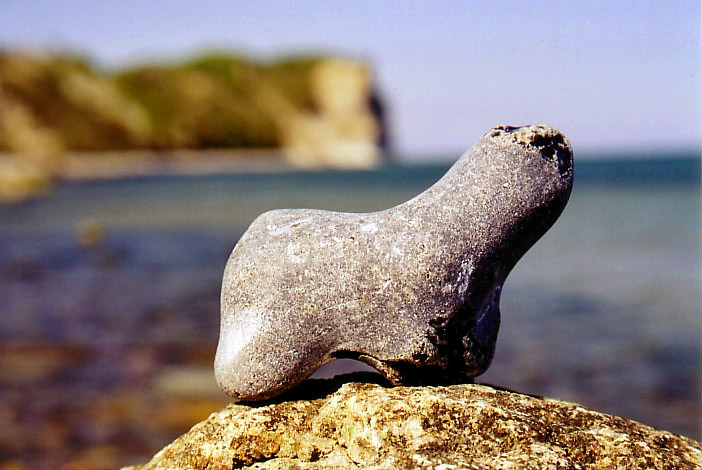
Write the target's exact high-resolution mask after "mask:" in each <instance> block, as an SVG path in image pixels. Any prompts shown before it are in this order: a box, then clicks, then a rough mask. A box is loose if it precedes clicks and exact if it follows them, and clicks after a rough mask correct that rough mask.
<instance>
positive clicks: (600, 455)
mask: <svg viewBox="0 0 702 470" xmlns="http://www.w3.org/2000/svg"><path fill="white" fill-rule="evenodd" d="M232 468H258V469H264V468H266V469H291V470H292V469H341V468H363V469H416V468H427V469H447V470H448V469H459V468H460V469H493V468H495V469H556V468H559V469H560V468H563V469H565V468H568V469H579V468H592V469H637V468H640V469H643V468H655V469H667V468H669V469H702V447H701V446H700V444H699V443H698V442H695V441H694V440H692V439H688V438H685V437H681V436H676V435H675V434H672V433H669V432H666V431H661V430H657V429H653V428H651V427H649V426H645V425H643V424H639V423H636V422H634V421H629V420H627V419H623V418H618V417H615V416H610V415H606V414H603V413H598V412H596V411H591V410H588V409H586V408H583V407H581V406H578V405H575V404H572V403H566V402H562V401H558V400H550V399H543V398H536V397H531V396H528V395H520V394H518V393H512V392H506V391H500V390H495V389H493V388H490V387H485V386H481V385H453V386H449V387H396V388H391V389H387V388H382V387H379V386H377V385H371V384H359V383H348V384H345V385H343V386H342V387H341V388H340V389H338V390H337V391H336V392H334V393H332V394H330V395H329V396H327V397H325V398H323V399H316V400H297V401H295V400H293V401H284V402H281V403H275V404H268V405H266V406H256V407H251V406H245V405H230V406H228V407H227V408H225V409H223V410H221V411H219V412H216V413H213V414H211V415H210V417H209V418H207V419H206V420H205V421H202V422H201V423H199V424H197V425H195V426H194V427H193V428H192V429H191V430H190V431H188V433H186V434H184V435H183V436H181V437H179V438H178V439H176V440H175V441H174V442H173V443H172V444H170V445H168V446H166V447H165V448H164V449H163V450H161V451H160V452H159V453H158V454H156V455H155V456H154V458H153V459H152V460H151V461H150V462H149V463H147V464H145V465H143V466H141V467H132V470H137V469H141V470H158V469H169V470H175V469H207V470H220V469H222V470H223V469H227V470H229V469H232Z"/></svg>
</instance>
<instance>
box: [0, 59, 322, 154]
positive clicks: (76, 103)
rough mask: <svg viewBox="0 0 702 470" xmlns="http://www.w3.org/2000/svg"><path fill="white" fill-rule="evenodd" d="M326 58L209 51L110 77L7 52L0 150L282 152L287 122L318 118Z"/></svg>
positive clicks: (1, 68)
mask: <svg viewBox="0 0 702 470" xmlns="http://www.w3.org/2000/svg"><path fill="white" fill-rule="evenodd" d="M323 60H324V59H323V58H316V57H303V58H294V59H286V60H283V61H279V62H272V63H256V62H253V61H250V60H247V59H245V58H242V57H237V56H232V55H227V54H222V53H211V54H206V55H202V56H199V57H195V58H193V59H191V60H187V61H185V62H181V63H174V64H167V65H143V66H137V67H133V68H129V69H126V70H122V71H118V72H116V73H105V72H103V71H102V70H100V69H98V68H96V67H94V66H92V65H91V64H90V62H88V61H86V60H84V59H81V58H77V57H73V56H68V55H40V54H26V53H10V52H6V51H5V52H0V150H4V151H10V152H15V153H24V154H42V155H51V154H60V153H62V152H64V151H67V150H78V151H102V150H123V149H133V148H147V149H176V148H216V147H278V146H281V145H282V143H283V142H282V141H281V140H282V139H281V130H280V126H281V123H280V122H279V120H280V117H281V116H285V115H287V114H289V113H290V112H291V110H292V111H297V112H305V111H312V112H314V111H315V104H314V100H313V98H312V91H311V81H310V75H311V73H312V70H313V68H314V66H315V65H317V64H318V63H320V62H321V61H323Z"/></svg>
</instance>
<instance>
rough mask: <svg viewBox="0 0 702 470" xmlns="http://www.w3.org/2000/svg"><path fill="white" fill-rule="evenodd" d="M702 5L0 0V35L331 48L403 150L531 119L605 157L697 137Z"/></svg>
mask: <svg viewBox="0 0 702 470" xmlns="http://www.w3.org/2000/svg"><path fill="white" fill-rule="evenodd" d="M700 18H701V17H700V2H699V1H698V0H676V1H648V0H638V1H637V0H622V1H611V0H607V1H600V0H588V1H587V2H583V1H576V0H572V1H569V0H561V1H539V0H535V1H530V2H524V1H517V0H515V1H470V2H469V1H445V0H437V1H431V2H429V1H411V2H409V1H408V2H399V1H393V2H389V1H387V2H383V1H377V0H375V1H353V2H341V1H311V0H297V1H294V2H293V1H277V2H276V1H268V0H264V1H256V2H243V1H232V0H221V1H219V0H148V1H144V0H138V1H137V0H121V1H119V2H91V1H88V0H83V1H81V0H72V1H71V0H33V1H26V0H0V47H5V48H14V47H21V48H29V49H46V48H50V49H53V50H57V49H59V50H60V49H70V50H72V51H76V52H79V53H82V54H86V55H88V56H89V57H91V58H92V59H94V60H95V61H96V62H97V63H99V64H102V65H103V66H106V67H118V66H122V65H125V64H133V63H140V62H144V61H148V60H154V59H157V60H160V59H173V58H178V57H182V56H183V55H187V54H193V53H195V52H198V51H201V50H203V49H212V48H216V49H225V50H231V51H233V52H238V53H244V54H247V55H249V56H251V57H253V58H262V59H269V58H275V57H277V56H281V55H285V54H290V53H306V52H321V53H332V54H337V55H341V56H345V57H350V58H355V59H361V60H364V61H367V62H369V63H370V64H371V66H372V68H373V71H374V75H375V79H376V82H377V88H378V90H379V92H380V95H381V96H382V97H383V98H384V100H385V102H386V104H387V108H388V115H389V119H390V121H389V122H390V132H391V136H390V137H391V139H392V141H391V143H392V145H393V148H394V149H395V152H396V153H397V154H399V155H401V156H404V157H405V158H406V159H408V160H421V159H423V158H427V157H436V156H444V155H448V156H455V154H456V152H459V153H460V152H461V151H463V150H465V149H466V148H467V147H469V146H470V145H471V144H472V143H473V142H474V141H475V140H476V139H478V138H479V137H480V136H481V135H482V134H483V133H485V132H486V131H487V130H489V129H490V128H491V127H492V126H494V125H496V124H509V125H522V124H528V123H545V124H549V125H552V126H554V127H556V128H558V129H560V130H561V131H563V132H564V133H565V134H566V136H568V138H569V140H570V141H571V144H572V145H573V147H574V150H575V152H576V155H577V154H578V152H582V153H584V154H600V155H604V154H606V153H609V152H627V151H639V152H640V151H653V152H656V151H661V150H668V151H671V150H672V151H675V150H678V149H699V148H700V144H701V129H702V104H701V96H702V95H701V85H702V77H701V76H700V75H701V72H702V70H701V69H702V65H701V60H702V59H701V57H702V52H701V47H700V34H701V33H700V22H701V20H700Z"/></svg>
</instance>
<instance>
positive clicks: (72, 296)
mask: <svg viewBox="0 0 702 470" xmlns="http://www.w3.org/2000/svg"><path fill="white" fill-rule="evenodd" d="M446 169H447V166H416V167H400V166H388V167H386V168H383V169H380V170H377V171H353V172H330V171H327V172H288V173H265V174H236V175H219V176H208V177H150V178H137V179H126V180H118V181H99V182H90V183H81V184H66V185H60V186H58V187H57V188H56V189H55V191H53V192H52V193H51V194H50V195H49V196H48V197H45V198H41V199H36V200H32V201H28V202H24V203H21V204H16V205H11V206H3V207H0V313H1V315H0V350H2V352H3V354H4V357H5V358H8V357H9V358H15V359H5V360H4V362H3V361H0V379H2V380H3V381H4V382H5V385H4V386H3V387H2V388H0V394H2V395H3V396H2V399H3V400H4V401H5V402H6V403H10V404H11V406H13V408H19V409H25V410H26V415H27V416H34V418H31V419H30V418H26V419H24V418H20V417H15V418H13V419H12V420H10V421H9V422H0V427H4V428H6V429H11V430H14V431H12V432H17V433H19V434H18V435H22V432H25V434H26V435H27V436H29V437H32V436H34V435H35V434H36V433H39V434H41V433H43V432H48V431H46V430H45V429H44V428H43V427H42V426H43V423H45V422H47V421H51V420H53V421H51V422H55V421H57V422H59V423H62V425H65V426H67V428H68V429H69V431H67V433H68V434H67V437H65V439H66V441H65V442H64V444H65V445H66V446H68V447H70V446H74V447H78V448H80V447H81V446H84V447H85V446H88V447H89V446H91V445H97V444H100V445H103V444H105V442H113V441H114V442H118V445H119V446H122V447H121V448H122V449H123V451H124V452H128V450H124V449H128V448H129V446H130V445H131V446H136V447H135V449H136V450H135V451H134V452H136V454H138V455H144V456H147V455H150V453H152V452H153V451H155V450H157V449H158V447H160V446H161V445H163V444H165V443H166V442H167V440H169V439H170V438H171V435H170V434H168V433H167V432H164V433H162V434H158V429H157V430H154V431H153V433H155V434H153V433H152V434H153V435H151V434H150V435H143V434H139V432H143V429H142V430H141V431H139V429H141V428H139V426H137V425H134V426H133V427H129V426H127V427H126V428H124V429H122V431H121V433H122V434H120V436H121V437H119V438H116V437H114V436H113V437H110V436H111V435H109V433H108V435H107V437H104V436H103V437H102V438H100V439H102V440H99V439H98V440H97V441H95V442H93V441H92V440H91V439H92V438H89V437H86V436H85V435H84V434H81V431H80V429H82V428H83V427H85V426H86V425H87V424H86V423H88V424H90V423H93V421H90V419H92V418H89V417H88V418H86V416H92V415H90V410H91V408H89V406H88V405H86V404H83V405H81V406H82V408H81V407H78V408H76V406H78V405H76V400H78V399H80V400H81V401H82V403H87V402H86V400H87V399H86V397H91V399H93V400H104V399H107V398H109V397H112V396H114V395H115V394H117V393H121V392H123V391H125V390H130V391H131V392H130V393H133V395H130V396H133V397H134V398H133V400H137V399H142V398H143V397H144V396H147V397H149V396H150V395H149V394H150V393H151V390H152V388H153V387H154V385H153V384H154V383H156V382H155V381H157V379H158V378H159V377H161V375H162V371H163V370H165V369H164V368H168V367H172V366H183V365H187V366H188V367H194V368H196V369H197V368H199V369H202V370H203V371H206V372H205V373H206V374H209V369H210V361H211V358H212V356H213V354H214V350H215V347H216V340H217V333H218V321H219V304H218V298H219V288H220V282H221V275H222V271H223V268H224V265H225V263H226V260H227V257H228V255H229V252H230V251H231V249H232V248H233V246H234V244H235V243H236V241H237V240H238V238H239V237H240V235H241V234H242V233H243V231H244V230H245V229H246V227H248V225H249V224H250V223H251V221H253V219H254V218H255V217H256V216H257V215H259V214H260V213H262V212H264V211H266V210H269V209H273V208H281V207H315V208H324V209H332V210H343V211H374V210H379V209H384V208H387V207H389V206H392V205H395V204H397V203H399V202H402V201H404V200H406V199H409V198H410V197H412V196H414V195H415V194H417V193H418V192H420V191H422V190H423V189H425V188H427V187H428V186H430V185H431V184H432V183H433V182H434V181H436V180H437V179H438V178H440V177H441V176H442V175H443V173H444V172H445V171H446ZM91 233H98V236H97V238H96V239H95V240H92V241H91V240H90V238H91V236H90V234H91ZM701 246H702V245H701V240H700V162H699V159H697V158H679V159H674V160H670V159H667V160H660V159H659V160H657V159H651V158H645V159H639V160H637V159H631V158H629V159H627V160H618V161H602V162H578V164H577V166H576V183H575V187H574V190H573V194H572V196H571V200H570V203H569V205H568V207H567V208H566V211H565V212H564V214H563V215H562V217H561V219H560V220H559V221H558V222H557V223H556V225H555V226H554V228H553V229H552V230H551V231H550V232H549V233H548V234H547V235H546V236H545V237H544V238H543V239H542V240H541V241H540V242H539V243H538V244H537V245H536V246H535V247H534V248H533V249H532V250H531V251H530V252H529V253H528V254H527V255H526V256H525V257H524V259H523V260H522V261H520V263H519V264H518V265H517V267H516V268H515V270H514V272H513V273H512V274H511V275H510V277H509V278H508V280H507V283H506V284H505V288H504V291H503V295H502V313H503V321H502V327H501V332H500V337H499V340H498V347H497V354H496V357H495V360H494V363H493V366H492V367H491V369H490V370H489V371H488V372H487V373H486V374H485V375H484V376H483V377H481V378H480V380H482V381H485V382H489V383H493V384H495V385H500V386H503V387H507V388H510V389H514V390H518V391H521V392H525V393H533V394H539V395H545V396H550V397H554V398H560V399H565V400H571V401H576V402H579V403H581V404H583V405H586V406H589V407H592V408H595V409H598V410H601V411H605V412H609V413H613V414H617V415H621V416H625V417H628V418H633V419H636V420H638V421H641V422H644V423H646V424H650V425H652V426H656V427H661V428H665V429H668V430H671V431H673V432H677V433H681V434H684V435H687V436H690V437H693V438H697V439H700V437H702V431H701V429H700V419H699V417H700V415H701V414H702V406H701V405H700V393H701V390H700V369H701V361H700V358H701V354H700V353H701V351H702V347H701V344H700V333H701V331H702V328H701V325H702V320H701V315H700V313H701V312H700V305H701V304H702V299H701V298H700V285H701V279H700V247H701ZM281 295H282V294H281ZM37 351H39V352H37ZM42 351H48V352H47V353H46V354H45V355H46V356H49V357H51V358H54V359H53V360H54V362H56V361H57V359H55V358H56V357H59V358H64V359H62V360H61V361H63V362H61V361H59V363H58V365H56V364H54V363H52V362H51V360H50V359H47V357H44V356H43V355H42V354H43V353H42ZM27 357H28V358H30V363H32V362H31V361H34V362H33V363H36V362H37V361H40V362H41V361H44V362H41V364H46V363H48V364H49V366H44V369H42V370H41V371H39V372H37V373H35V375H33V376H32V375H31V374H30V376H29V378H27V377H25V376H22V374H21V373H19V372H18V371H20V372H21V371H22V369H21V367H20V366H17V363H16V361H20V362H21V361H22V360H24V359H26V358H27ZM145 358H148V359H145ZM12 361H15V362H12ZM47 361H48V362H47ZM52 364H54V365H52ZM135 364H137V365H138V366H135ZM51 367H55V368H56V370H55V371H53V372H52V370H51ZM47 368H48V369H47ZM46 370H49V372H46ZM13 374H14V375H13ZM18 374H19V375H18ZM25 375H26V373H25ZM18 377H20V378H18ZM7 385H9V388H8V387H7ZM137 397H139V398H137ZM37 401H43V403H45V405H44V407H43V408H40V409H37V407H36V406H37V405H36V402H37ZM46 403H48V404H46ZM85 407H88V408H85ZM74 409H80V410H83V411H82V413H83V414H80V413H78V416H81V417H80V418H76V413H72V412H67V411H66V410H74ZM86 409H87V410H88V411H86ZM61 410H63V411H61ZM57 413H58V414H57ZM86 413H87V414H86ZM4 416H6V415H3V414H0V420H3V419H6V418H3V417H4ZM57 416H58V417H57ZM91 425H92V424H91ZM115 426H116V425H115ZM124 426H126V425H124ZM108 427H109V426H108ZM52 429H53V428H52ZM120 429H121V428H120ZM130 433H131V434H130ZM154 435H155V436H156V437H153V436H154ZM135 436H136V437H135ZM1 437H2V436H0V438H1ZM29 437H28V439H29ZM135 440H138V441H140V442H143V443H144V444H143V445H142V446H141V447H140V446H139V445H136V444H134V442H135ZM125 442H126V444H125ZM1 443H2V442H1V439H0V444H1ZM1 448H2V446H1V445H0V450H1ZM22 449H24V450H22ZM24 451H26V449H25V448H21V449H20V450H15V452H16V453H19V454H21V453H22V452H24ZM137 460H138V459H137ZM133 461H134V460H133Z"/></svg>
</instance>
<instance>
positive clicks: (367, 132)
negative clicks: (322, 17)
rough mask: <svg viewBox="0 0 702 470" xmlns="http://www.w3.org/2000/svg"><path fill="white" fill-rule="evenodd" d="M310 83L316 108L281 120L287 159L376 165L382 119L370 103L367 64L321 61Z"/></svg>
mask: <svg viewBox="0 0 702 470" xmlns="http://www.w3.org/2000/svg"><path fill="white" fill-rule="evenodd" d="M310 88H311V92H312V98H313V101H314V105H315V108H316V112H296V113H293V114H291V115H290V116H289V117H288V119H286V120H285V122H281V123H280V124H279V126H280V127H281V130H282V136H283V154H284V155H285V158H286V159H287V160H288V161H289V162H290V163H292V164H294V165H298V166H311V167H314V166H328V167H337V168H369V167H373V166H375V165H377V164H378V163H379V162H380V158H381V149H380V147H379V145H378V139H379V135H380V126H381V124H382V123H380V122H379V120H378V117H377V116H376V115H374V113H373V111H372V110H371V108H370V99H371V75H370V71H369V70H368V68H367V67H366V66H365V65H363V64H361V63H358V62H353V61H347V60H326V61H322V62H320V63H319V64H317V65H316V66H315V68H314V70H313V71H312V74H311V77H310Z"/></svg>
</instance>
